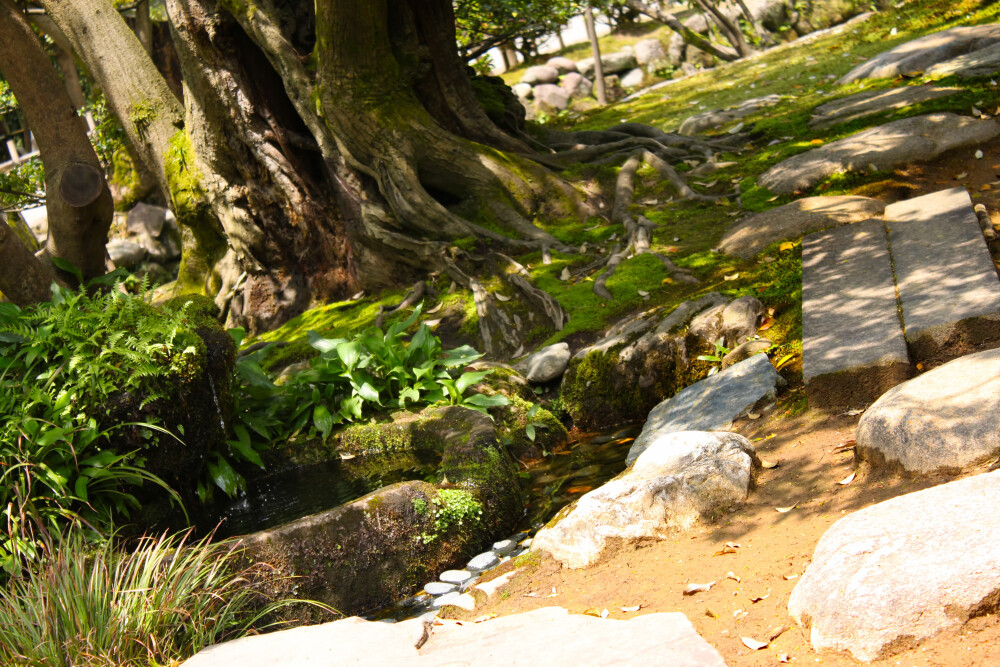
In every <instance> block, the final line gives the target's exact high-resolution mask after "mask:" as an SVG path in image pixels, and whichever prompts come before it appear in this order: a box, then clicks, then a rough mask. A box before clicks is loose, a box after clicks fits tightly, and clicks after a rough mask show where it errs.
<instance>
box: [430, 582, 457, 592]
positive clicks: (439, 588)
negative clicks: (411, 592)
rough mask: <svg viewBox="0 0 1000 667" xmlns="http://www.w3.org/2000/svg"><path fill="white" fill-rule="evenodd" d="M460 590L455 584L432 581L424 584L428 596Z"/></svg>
mask: <svg viewBox="0 0 1000 667" xmlns="http://www.w3.org/2000/svg"><path fill="white" fill-rule="evenodd" d="M457 589H458V586H456V585H455V584H447V583H445V582H443V581H431V582H429V583H427V584H424V592H425V593H427V594H428V595H444V594H445V593H451V592H452V591H455V590H457Z"/></svg>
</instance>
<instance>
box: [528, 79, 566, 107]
mask: <svg viewBox="0 0 1000 667" xmlns="http://www.w3.org/2000/svg"><path fill="white" fill-rule="evenodd" d="M534 96H535V104H537V105H538V106H539V107H540V108H541V109H542V110H550V111H562V110H563V109H565V108H567V107H568V106H569V93H567V92H566V90H565V89H564V88H561V87H560V86H557V85H555V84H554V83H541V84H538V85H537V86H535V89H534Z"/></svg>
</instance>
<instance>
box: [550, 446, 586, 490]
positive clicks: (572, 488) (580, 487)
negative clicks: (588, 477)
mask: <svg viewBox="0 0 1000 667" xmlns="http://www.w3.org/2000/svg"><path fill="white" fill-rule="evenodd" d="M557 453H561V452H557ZM566 453H567V454H568V453H569V452H566ZM593 488H594V487H593V486H589V485H584V486H571V487H569V488H568V489H566V493H586V492H587V491H592V490H593Z"/></svg>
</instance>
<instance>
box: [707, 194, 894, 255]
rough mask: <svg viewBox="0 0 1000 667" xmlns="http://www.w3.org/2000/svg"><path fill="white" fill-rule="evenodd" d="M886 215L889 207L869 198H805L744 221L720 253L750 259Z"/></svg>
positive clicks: (721, 243)
mask: <svg viewBox="0 0 1000 667" xmlns="http://www.w3.org/2000/svg"><path fill="white" fill-rule="evenodd" d="M883 211H885V203H884V202H882V201H881V200H878V199H871V198H869V197H853V196H839V195H837V196H832V197H803V198H802V199H797V200H795V201H793V202H791V203H790V204H785V205H784V206H779V207H777V208H772V209H771V210H770V211H764V212H763V213H756V214H754V215H751V216H749V217H747V218H744V219H742V220H740V221H739V222H737V223H736V224H735V225H733V226H732V227H731V228H730V229H729V231H727V232H726V234H725V236H723V237H722V240H721V241H719V245H718V246H716V250H718V251H719V252H723V253H725V254H727V255H735V256H736V257H742V258H743V259H750V258H751V257H753V256H755V255H756V254H757V253H759V252H760V251H761V250H763V249H764V248H766V247H767V246H769V245H770V244H772V243H774V242H776V241H783V240H785V239H794V238H797V237H799V236H802V235H803V234H808V233H809V232H815V231H819V230H821V229H826V228H827V227H835V226H837V225H846V224H849V223H852V222H860V221H862V220H868V219H869V218H877V217H880V216H881V215H882V212H883Z"/></svg>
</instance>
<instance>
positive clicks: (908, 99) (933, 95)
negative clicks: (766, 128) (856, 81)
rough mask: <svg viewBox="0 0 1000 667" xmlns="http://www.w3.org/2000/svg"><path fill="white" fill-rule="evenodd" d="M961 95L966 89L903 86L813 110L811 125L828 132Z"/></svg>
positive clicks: (861, 95) (820, 106) (847, 99)
mask: <svg viewBox="0 0 1000 667" xmlns="http://www.w3.org/2000/svg"><path fill="white" fill-rule="evenodd" d="M960 92H962V88H940V87H937V86H903V87H901V88H890V89H888V90H869V91H865V92H863V93H858V94H857V95H850V96H849V97H844V98H842V99H839V100H834V101H832V102H827V103H826V104H821V105H819V106H818V107H816V108H815V109H813V116H812V118H810V119H809V125H810V126H811V127H815V128H817V129H825V128H828V127H833V126H834V125H839V124H841V123H846V122H848V121H852V120H857V119H858V118H864V117H865V116H871V115H873V114H877V113H881V112H883V111H890V110H892V109H905V108H906V107H908V106H911V105H914V104H919V103H920V102H926V101H927V100H933V99H937V98H939V97H947V96H949V95H954V94H955V93H960Z"/></svg>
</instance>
